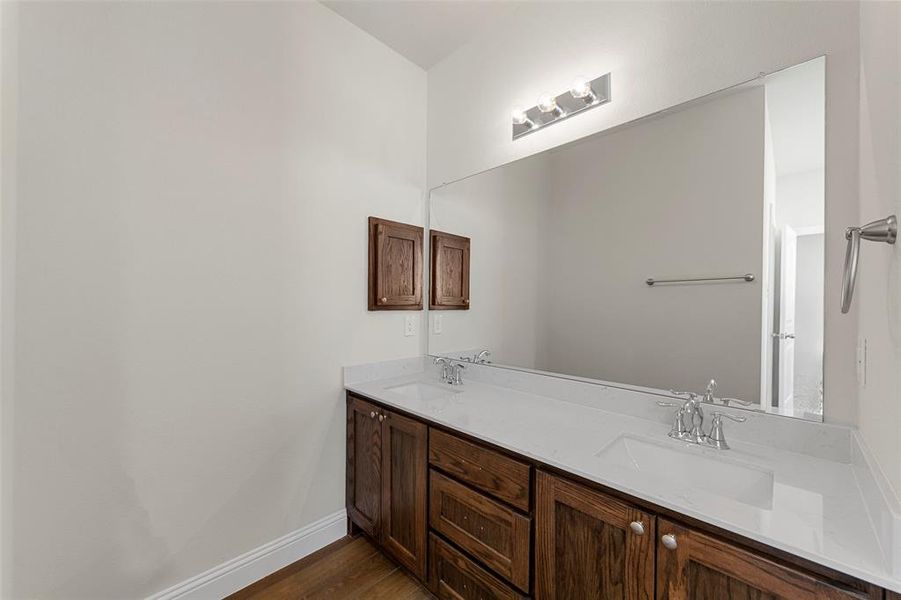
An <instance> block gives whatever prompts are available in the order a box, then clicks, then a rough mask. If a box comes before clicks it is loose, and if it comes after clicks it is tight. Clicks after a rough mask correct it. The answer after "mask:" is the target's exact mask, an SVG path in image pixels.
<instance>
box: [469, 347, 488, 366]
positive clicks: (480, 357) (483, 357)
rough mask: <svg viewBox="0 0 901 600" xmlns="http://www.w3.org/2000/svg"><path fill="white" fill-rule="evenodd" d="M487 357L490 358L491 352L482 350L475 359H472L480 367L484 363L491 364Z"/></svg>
mask: <svg viewBox="0 0 901 600" xmlns="http://www.w3.org/2000/svg"><path fill="white" fill-rule="evenodd" d="M489 356H491V350H488V349H485V350H482V351H481V352H479V353H478V354H476V356H475V358H474V359H473V362H474V363H478V364H480V365H484V364H485V363H489V362H491V361H490V360H488V357H489Z"/></svg>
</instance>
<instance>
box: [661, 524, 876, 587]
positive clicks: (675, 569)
mask: <svg viewBox="0 0 901 600" xmlns="http://www.w3.org/2000/svg"><path fill="white" fill-rule="evenodd" d="M657 532H658V534H659V535H658V541H657V598H658V600H721V599H723V598H729V599H730V600H864V599H866V598H870V597H871V596H870V595H868V594H867V593H865V592H856V591H850V590H843V589H840V588H837V587H835V586H832V585H830V584H829V583H827V582H825V581H821V580H818V579H816V578H814V577H813V576H812V575H808V574H807V573H804V572H802V571H798V570H795V569H792V568H789V567H786V566H783V565H781V564H778V563H776V562H773V561H771V560H769V559H767V558H764V557H763V556H760V555H758V554H754V553H751V552H748V551H747V550H744V549H743V548H739V547H738V546H734V545H732V544H730V543H728V542H725V541H722V540H719V539H716V538H713V537H710V536H708V535H705V534H703V533H700V532H698V531H694V530H691V529H688V528H685V527H681V526H679V525H676V524H675V523H671V522H669V521H665V520H663V519H661V520H660V521H659V523H658V527H657ZM666 535H671V536H673V537H674V538H675V543H676V547H675V548H668V547H666V546H665V545H664V543H663V536H666ZM670 542H672V540H670ZM670 545H672V543H670Z"/></svg>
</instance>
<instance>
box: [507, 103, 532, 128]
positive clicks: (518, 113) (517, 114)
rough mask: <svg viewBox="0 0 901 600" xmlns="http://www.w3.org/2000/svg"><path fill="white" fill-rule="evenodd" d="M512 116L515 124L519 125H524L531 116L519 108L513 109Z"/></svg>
mask: <svg viewBox="0 0 901 600" xmlns="http://www.w3.org/2000/svg"><path fill="white" fill-rule="evenodd" d="M510 116H511V117H512V118H513V122H514V123H516V124H517V125H524V124H525V122H526V121H528V120H529V115H527V114H526V111H524V110H523V109H522V108H520V107H518V106H517V107H516V108H514V109H513V111H512V112H511V113H510Z"/></svg>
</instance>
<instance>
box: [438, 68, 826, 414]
mask: <svg viewBox="0 0 901 600" xmlns="http://www.w3.org/2000/svg"><path fill="white" fill-rule="evenodd" d="M825 60H826V59H825V58H824V57H821V58H817V59H814V60H811V61H809V62H806V63H803V64H801V65H798V66H795V67H792V68H789V69H785V70H783V71H780V72H777V73H774V74H771V75H768V76H766V77H761V78H760V79H759V80H757V81H755V82H751V83H748V84H744V85H741V86H736V87H734V88H730V89H728V90H723V91H722V92H718V93H716V94H713V95H711V96H706V97H704V98H701V99H698V100H695V101H692V102H689V103H686V104H684V105H680V106H677V107H674V108H672V109H669V110H667V111H664V112H662V113H658V114H655V115H651V116H649V117H646V118H643V119H639V120H638V121H634V122H632V123H629V124H626V125H623V126H620V127H616V128H614V129H611V130H607V131H604V132H601V133H599V134H596V135H593V136H591V137H589V138H586V139H583V140H579V141H578V142H574V143H571V144H568V145H565V146H561V147H558V148H554V149H553V150H550V151H547V152H543V153H541V154H537V155H534V156H531V157H528V158H525V159H522V160H519V161H516V162H513V163H510V164H507V165H505V166H502V167H499V168H496V169H493V170H490V171H487V172H484V173H480V174H477V175H473V176H471V177H468V178H466V179H463V180H460V181H456V182H453V183H450V184H447V185H444V186H442V187H439V188H436V189H434V190H432V192H431V196H430V216H429V221H430V228H431V229H432V230H436V231H441V232H445V233H449V234H453V235H455V236H462V237H465V238H469V243H470V248H469V252H470V254H469V261H470V264H469V273H468V277H469V290H468V291H469V299H468V301H467V304H466V306H465V307H464V309H463V310H435V309H433V310H432V311H430V315H429V352H430V354H433V355H447V356H453V357H456V358H460V359H462V360H473V361H479V362H484V363H485V364H491V365H495V366H498V367H507V368H517V369H529V370H537V371H543V372H550V373H553V374H557V375H561V376H569V377H579V378H585V379H589V380H593V381H597V382H599V383H604V384H606V385H613V386H621V387H626V388H651V389H652V390H654V391H659V392H660V393H662V394H668V393H669V391H668V390H671V389H676V390H686V391H695V392H702V391H703V390H704V387H705V386H706V383H707V381H709V380H710V379H716V381H717V382H718V387H717V390H716V395H717V397H722V398H734V399H737V400H738V402H732V405H739V404H743V405H746V406H747V407H748V408H751V409H756V410H765V411H767V412H773V413H778V414H783V415H787V416H794V417H801V418H805V419H811V420H821V419H822V414H823V326H824V317H823V283H824V282H823V275H824V243H823V239H824V232H823V227H824V204H825V201H824V180H825V156H824V154H825V153H824V144H825V134H824V128H825V86H824V78H825ZM484 350H487V351H489V353H485V352H483V351H484Z"/></svg>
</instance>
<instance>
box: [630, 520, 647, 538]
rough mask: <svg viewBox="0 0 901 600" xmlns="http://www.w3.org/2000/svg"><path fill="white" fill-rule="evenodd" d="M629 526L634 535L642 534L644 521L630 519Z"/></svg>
mask: <svg viewBox="0 0 901 600" xmlns="http://www.w3.org/2000/svg"><path fill="white" fill-rule="evenodd" d="M629 527H630V528H631V529H632V533H634V534H635V535H644V523H642V522H641V521H632V522H631V523H629Z"/></svg>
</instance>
